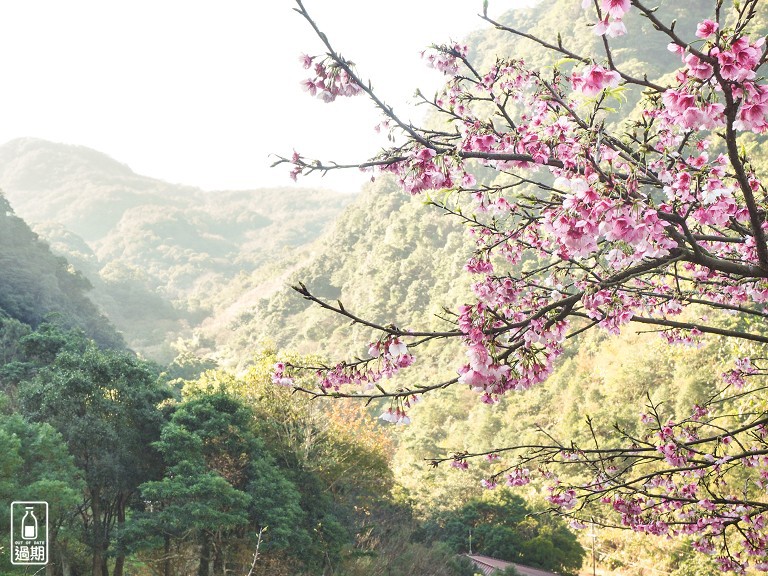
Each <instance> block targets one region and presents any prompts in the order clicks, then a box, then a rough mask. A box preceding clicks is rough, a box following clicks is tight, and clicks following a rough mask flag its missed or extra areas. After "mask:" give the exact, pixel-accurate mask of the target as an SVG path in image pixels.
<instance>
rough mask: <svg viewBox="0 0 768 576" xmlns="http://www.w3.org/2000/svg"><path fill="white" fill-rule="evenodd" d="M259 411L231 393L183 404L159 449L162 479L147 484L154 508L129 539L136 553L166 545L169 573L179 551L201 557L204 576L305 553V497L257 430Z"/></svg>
mask: <svg viewBox="0 0 768 576" xmlns="http://www.w3.org/2000/svg"><path fill="white" fill-rule="evenodd" d="M253 427H254V422H253V413H252V412H251V410H250V409H249V408H248V407H247V406H245V405H244V404H243V403H242V402H241V401H240V400H238V399H236V398H235V397H233V396H230V395H228V394H226V393H221V392H216V393H210V394H198V395H196V396H194V397H192V398H191V399H189V400H187V401H186V402H184V403H182V404H181V405H179V406H178V408H177V409H176V411H175V412H174V414H173V416H172V417H171V419H170V422H169V423H168V424H167V425H166V426H165V428H164V429H163V431H162V435H161V438H160V441H159V442H157V443H156V445H155V446H156V448H157V450H159V452H160V453H161V454H162V456H163V459H164V460H165V462H166V466H167V468H166V472H165V475H164V476H163V478H162V479H161V480H158V481H151V482H147V483H145V484H143V485H142V486H141V493H142V498H143V500H144V501H146V502H148V503H149V505H148V507H147V509H146V510H145V512H144V513H143V514H141V515H137V517H136V519H135V522H134V523H133V526H132V527H131V529H130V530H129V534H130V535H131V536H132V537H134V538H135V542H134V546H135V548H137V549H142V548H143V549H152V548H155V549H157V548H159V547H160V546H162V548H163V554H162V555H161V561H162V565H163V573H164V574H170V573H171V569H172V566H171V562H170V559H169V553H170V551H171V548H172V547H175V548H179V547H180V546H181V547H186V548H187V549H188V550H189V549H196V550H197V551H198V556H199V562H198V569H197V573H198V574H199V575H200V576H209V575H211V574H215V575H219V574H224V573H225V571H226V570H227V568H228V567H230V568H231V567H232V566H240V565H242V564H244V562H245V560H247V559H248V558H250V554H251V549H252V547H253V546H255V542H256V540H257V538H258V534H259V532H260V531H262V530H266V532H264V533H263V535H264V546H263V549H262V552H263V551H268V550H270V549H271V550H274V549H283V548H288V547H289V546H291V547H294V546H296V547H299V548H301V547H302V546H304V547H306V545H307V544H308V543H309V536H308V534H307V533H306V532H305V531H303V530H302V529H301V526H302V525H303V514H304V513H303V511H302V509H301V507H300V500H301V497H300V495H299V493H298V491H297V489H296V487H295V486H294V484H293V483H291V482H290V481H289V480H288V479H287V478H286V477H285V475H284V474H283V472H282V471H281V470H280V469H279V468H278V467H277V465H276V464H275V462H274V460H273V458H272V456H271V455H270V454H269V452H268V451H267V450H266V448H265V446H264V444H263V442H262V441H261V440H260V439H259V438H258V437H257V436H256V435H255V434H254V432H253Z"/></svg>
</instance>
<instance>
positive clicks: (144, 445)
mask: <svg viewBox="0 0 768 576" xmlns="http://www.w3.org/2000/svg"><path fill="white" fill-rule="evenodd" d="M83 344H84V345H83V350H82V351H79V350H76V349H77V348H78V346H77V345H73V346H72V347H70V346H64V347H63V349H62V351H60V352H58V354H57V355H56V357H55V360H54V361H53V363H52V364H50V365H49V366H46V367H43V368H41V369H40V370H39V371H38V372H37V374H36V375H35V377H34V378H33V379H32V380H30V381H28V382H23V383H22V384H21V385H20V387H19V400H20V405H21V409H22V411H23V413H24V414H26V415H27V416H28V417H29V418H30V419H32V420H33V421H38V422H48V423H49V424H50V425H52V426H53V427H54V428H56V429H57V430H58V431H59V432H60V433H61V435H62V436H63V438H64V440H65V442H66V444H67V446H68V448H69V452H70V453H71V454H72V455H73V457H74V460H75V464H76V465H77V466H78V468H80V469H81V470H82V471H83V475H84V479H85V485H86V488H85V493H84V499H83V501H82V504H81V509H82V514H81V518H82V528H83V534H84V541H85V543H86V544H87V546H88V548H89V549H90V550H91V552H92V574H93V575H94V576H106V575H107V572H108V570H107V558H108V552H109V549H110V545H111V544H112V541H113V539H114V538H115V536H116V533H120V531H121V530H122V528H123V527H124V524H125V520H126V514H127V509H128V505H129V502H130V500H131V498H132V497H133V496H134V495H135V494H136V489H137V487H138V486H139V485H140V484H141V483H142V482H145V481H147V480H149V479H151V478H152V477H153V475H155V474H157V471H158V467H159V458H158V457H157V455H156V452H155V450H154V449H153V448H152V443H153V442H154V441H156V440H157V439H158V438H159V436H160V430H161V428H162V423H163V417H162V414H161V412H160V411H159V410H158V409H157V406H158V404H159V403H160V402H161V401H162V400H164V399H165V398H167V397H168V393H167V391H166V390H165V389H164V388H163V387H162V386H160V385H158V383H157V379H156V376H155V374H154V373H153V371H152V370H151V369H150V367H149V365H147V364H146V363H144V362H142V361H140V360H138V359H137V358H136V357H134V356H132V355H130V354H127V353H123V352H116V351H104V350H100V349H99V348H98V347H97V346H96V344H95V343H93V342H91V341H85V342H84V343H83ZM68 348H69V349H68ZM72 348H74V349H75V350H76V351H73V349H72ZM124 562H125V555H124V553H123V552H122V551H121V549H120V547H117V549H116V552H115V563H114V576H121V575H122V573H123V567H124Z"/></svg>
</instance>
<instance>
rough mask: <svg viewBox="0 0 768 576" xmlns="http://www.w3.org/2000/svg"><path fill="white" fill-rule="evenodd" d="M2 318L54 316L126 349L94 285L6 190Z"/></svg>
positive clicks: (0, 264) (1, 201) (2, 202)
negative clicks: (22, 214) (20, 212)
mask: <svg viewBox="0 0 768 576" xmlns="http://www.w3.org/2000/svg"><path fill="white" fill-rule="evenodd" d="M0 245H2V250H1V251H0V271H2V272H1V273H0V317H3V318H11V319H14V320H17V321H19V322H21V323H23V324H27V325H29V326H32V327H37V326H39V325H40V324H41V323H42V322H43V321H45V320H46V319H48V318H49V317H53V316H55V317H57V318H58V321H59V322H61V324H62V325H64V326H67V327H70V328H79V329H81V330H83V331H84V332H85V333H86V334H87V335H88V336H89V337H91V338H93V339H94V340H96V341H97V342H98V343H99V344H100V345H102V346H105V347H108V348H120V347H122V346H124V342H123V340H122V338H121V337H120V335H119V334H118V333H117V332H116V331H115V329H114V328H113V326H112V325H111V324H110V323H109V321H108V320H107V318H106V317H104V316H103V315H102V314H101V313H100V312H99V310H98V308H97V307H96V306H95V305H94V304H93V302H92V301H91V300H90V299H89V298H88V293H89V291H90V290H91V284H90V283H89V281H88V280H87V278H85V277H84V276H83V274H82V273H81V272H79V271H78V270H76V269H75V268H74V267H73V266H72V265H71V264H70V263H69V262H67V260H65V259H64V258H62V257H60V256H55V255H54V254H53V253H52V252H51V250H50V248H49V246H48V245H47V244H46V243H45V242H43V241H42V240H41V239H40V238H39V237H38V235H37V234H35V233H34V232H32V230H30V228H29V226H27V224H26V223H25V222H24V221H23V220H22V219H21V218H19V217H18V216H16V214H15V213H14V211H13V208H12V207H11V205H10V204H9V203H8V201H7V200H6V198H5V197H4V196H3V195H2V193H0Z"/></svg>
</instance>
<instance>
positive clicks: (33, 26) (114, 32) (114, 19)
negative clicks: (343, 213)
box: [0, 0, 516, 190]
mask: <svg viewBox="0 0 768 576" xmlns="http://www.w3.org/2000/svg"><path fill="white" fill-rule="evenodd" d="M515 3H516V0H498V1H497V2H495V3H494V2H493V1H492V2H491V13H492V14H499V13H501V12H503V11H505V10H506V9H508V8H510V7H511V5H513V4H515ZM293 6H294V3H293V1H292V0H219V1H217V2H213V1H210V0H209V1H202V0H131V1H130V2H129V1H125V0H124V1H121V2H117V1H113V0H67V1H61V0H24V1H11V0H5V1H4V2H0V143H3V142H6V141H8V140H11V139H13V138H17V137H21V136H34V137H38V138H45V139H48V140H53V141H56V142H65V143H69V144H82V145H85V146H89V147H92V148H95V149H97V150H100V151H102V152H105V153H106V154H108V155H110V156H112V157H113V158H115V159H116V160H119V161H121V162H124V163H126V164H128V165H129V166H131V168H133V170H134V171H136V172H138V173H140V174H145V175H147V176H153V177H157V178H162V179H164V180H168V181H171V182H178V183H183V184H190V185H194V186H200V187H202V188H206V189H225V188H229V189H236V188H257V187H260V186H271V185H287V184H288V183H289V180H288V177H287V173H288V168H286V167H283V168H274V169H269V168H268V166H269V164H270V159H269V157H268V156H269V154H270V153H282V154H285V155H288V154H290V153H291V151H292V150H293V148H294V147H295V148H296V149H297V150H298V151H299V152H301V153H302V154H305V155H307V156H310V157H321V158H323V159H334V160H339V161H344V162H346V161H355V160H357V161H362V160H365V159H367V157H368V156H370V155H372V154H374V153H375V152H376V151H377V150H378V149H379V147H380V146H382V145H383V144H384V141H383V138H382V137H380V136H376V135H375V134H374V132H373V130H372V128H373V126H374V125H375V124H376V123H377V122H378V121H379V115H378V114H377V113H375V112H374V111H373V109H372V106H371V105H370V104H369V103H368V102H367V101H364V100H363V99H362V98H361V97H357V98H353V99H348V98H345V99H342V100H339V101H337V102H334V103H331V104H323V103H321V102H320V101H318V100H316V99H313V98H311V97H310V96H309V95H308V94H306V93H305V92H302V90H301V88H300V86H299V81H300V80H301V79H302V78H304V77H305V76H306V72H307V71H305V70H303V69H302V68H301V66H300V64H299V62H298V56H299V55H300V54H301V53H302V52H307V53H309V54H317V53H320V52H322V48H321V46H320V44H319V40H317V39H316V38H315V37H314V36H313V34H312V31H311V29H310V28H309V26H308V24H307V23H306V22H305V21H304V19H303V18H301V17H300V16H299V15H298V14H296V13H294V12H293V11H292V7H293ZM305 6H306V7H307V9H308V10H309V12H310V14H313V15H314V17H315V20H316V21H317V22H318V23H319V25H320V28H321V29H322V30H323V31H325V32H326V33H327V34H328V36H329V38H330V39H331V41H332V42H333V43H334V44H335V46H336V48H337V50H339V51H340V52H341V53H342V54H343V55H344V56H345V57H347V58H350V59H352V60H354V61H355V62H356V63H357V66H358V71H359V72H360V73H361V74H362V75H363V76H364V77H365V78H368V79H371V80H372V82H373V85H374V87H375V88H377V89H378V92H379V93H380V94H382V95H383V96H384V98H385V100H386V101H387V102H390V103H393V104H395V105H396V109H400V110H402V106H401V104H402V103H403V102H405V101H406V100H410V99H411V95H412V94H413V92H414V90H415V88H417V87H420V88H422V89H423V90H424V92H425V93H426V94H431V93H432V92H433V91H434V89H435V88H436V87H437V85H438V84H439V82H440V78H441V77H440V75H439V74H438V73H437V72H435V71H433V70H429V69H428V68H426V66H425V65H424V63H423V61H422V60H421V59H420V57H419V52H420V50H422V49H423V48H425V47H426V46H427V45H429V44H430V43H432V42H437V43H441V42H446V41H448V40H449V39H450V38H453V39H460V38H462V37H463V36H464V35H465V34H466V33H467V32H469V31H471V30H473V29H475V28H479V27H481V25H482V24H483V23H482V22H481V21H480V20H479V18H477V17H476V14H477V13H478V12H480V10H481V7H482V0H379V1H377V2H365V1H362V0H357V1H351V0H305ZM420 114H421V111H420V110H415V111H413V112H411V113H405V114H404V115H405V116H406V117H412V118H414V119H416V118H418V117H419V116H420ZM361 180H362V177H361V175H359V174H349V175H348V176H347V177H340V178H339V177H337V178H331V177H326V178H325V179H323V180H320V179H319V178H317V177H312V178H310V179H306V180H304V181H303V182H300V184H303V185H312V186H316V185H323V186H326V187H330V188H336V189H346V190H352V189H356V188H357V187H358V185H359V182H360V181H361Z"/></svg>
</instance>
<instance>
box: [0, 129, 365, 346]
mask: <svg viewBox="0 0 768 576" xmlns="http://www.w3.org/2000/svg"><path fill="white" fill-rule="evenodd" d="M0 188H1V189H2V190H3V192H4V194H5V196H6V198H7V199H8V201H9V202H10V204H11V206H13V210H14V211H15V213H16V214H17V215H18V216H19V217H21V218H23V219H24V220H25V221H26V222H28V223H29V224H30V225H31V226H32V227H33V228H34V229H35V230H36V231H37V232H38V233H39V234H41V236H42V237H43V238H44V239H45V240H46V241H47V242H49V243H50V245H51V247H52V249H53V250H54V252H56V253H57V254H59V255H63V256H65V257H66V258H67V259H68V260H69V261H70V262H71V263H72V264H73V265H74V267H75V268H77V269H78V270H81V271H82V272H83V273H84V274H85V275H86V277H87V278H88V279H89V280H90V281H91V283H92V284H93V285H94V290H93V292H92V298H93V299H94V300H95V301H96V302H97V303H98V304H99V306H100V307H101V308H102V309H103V310H104V311H105V312H106V313H107V315H108V316H109V317H110V318H111V319H112V320H113V321H114V322H115V324H116V325H117V327H118V328H119V329H120V330H121V331H123V332H124V334H125V336H126V340H127V341H128V343H129V345H131V346H133V347H135V348H136V349H137V350H140V351H142V352H144V353H146V354H149V355H150V356H151V357H156V358H159V359H160V358H162V359H166V360H167V359H168V355H169V354H172V352H171V351H170V350H168V343H169V342H172V341H174V340H176V338H177V337H178V336H182V337H189V336H190V335H191V334H192V332H193V330H194V328H195V326H196V325H197V324H198V322H199V321H200V320H202V319H203V318H205V317H206V316H207V315H209V314H210V313H211V312H212V310H213V309H214V308H215V307H216V306H217V305H218V298H219V297H220V296H221V292H222V290H223V289H224V288H226V286H227V285H228V284H229V283H230V282H231V281H232V280H233V279H234V278H236V277H237V276H238V275H240V274H242V273H246V274H250V273H252V272H253V271H254V270H256V269H258V268H260V267H262V266H265V265H267V264H269V263H270V262H276V261H277V260H279V259H280V258H281V257H284V256H285V254H286V251H288V252H290V251H291V250H293V249H295V248H297V247H301V246H305V245H307V244H309V243H311V242H312V241H313V240H315V239H316V238H317V237H318V236H319V235H320V234H321V233H322V232H323V230H324V229H325V227H326V226H327V225H328V224H329V223H330V222H332V221H334V220H335V218H336V217H337V216H338V215H339V214H340V213H341V211H342V210H343V209H344V207H345V206H347V205H348V204H349V203H350V202H351V201H352V200H353V198H354V197H353V196H350V195H344V194H339V193H335V192H331V191H327V190H321V189H296V188H277V189H274V188H270V189H257V190H248V191H217V192H208V191H204V190H201V189H199V188H194V187H190V186H182V185H177V184H171V183H168V182H164V181H162V180H158V179H154V178H150V177H147V176H142V175H139V174H136V173H135V172H133V171H132V170H131V169H130V168H129V167H128V166H127V165H125V164H122V163H120V162H118V161H117V160H114V159H112V158H110V157H109V156H107V155H106V154H103V153H101V152H98V151H96V150H92V149H90V148H87V147H84V146H73V145H66V144H57V143H53V142H48V141H45V140H40V139H35V138H21V139H17V140H12V141H10V142H8V143H6V144H4V145H2V146H0Z"/></svg>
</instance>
